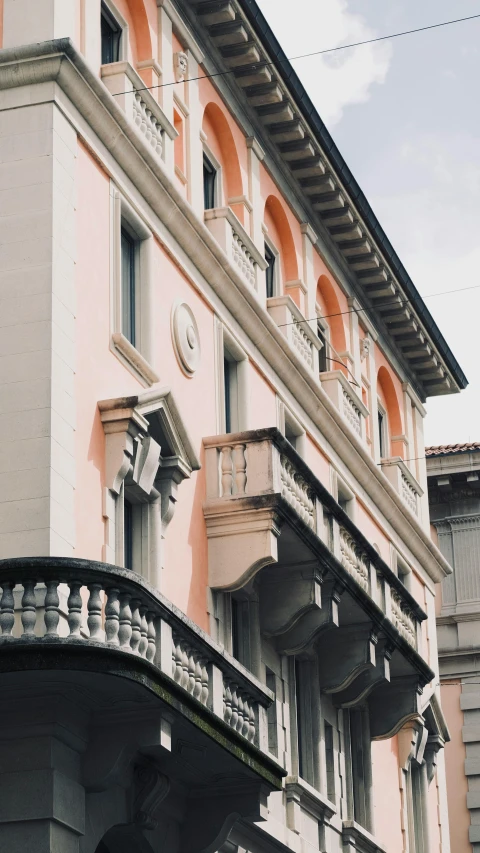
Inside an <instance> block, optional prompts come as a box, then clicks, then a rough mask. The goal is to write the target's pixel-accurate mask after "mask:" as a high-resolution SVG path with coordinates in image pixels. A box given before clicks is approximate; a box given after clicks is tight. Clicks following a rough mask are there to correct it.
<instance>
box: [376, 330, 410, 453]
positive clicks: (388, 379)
mask: <svg viewBox="0 0 480 853" xmlns="http://www.w3.org/2000/svg"><path fill="white" fill-rule="evenodd" d="M375 365H376V368H377V396H378V398H379V400H380V402H381V403H382V406H383V407H384V409H385V410H386V412H387V423H388V431H389V439H390V447H389V449H388V450H387V452H389V453H390V454H391V455H392V456H401V458H402V459H404V458H405V445H404V443H403V441H402V440H400V438H401V436H403V435H404V434H405V431H406V430H405V412H404V406H403V389H402V383H401V381H400V379H399V378H398V376H397V374H396V373H395V371H394V370H393V368H392V367H391V365H390V364H389V362H388V361H387V359H386V358H385V356H384V354H383V352H382V350H381V349H380V347H379V346H378V344H375ZM395 438H396V439H397V441H394V440H393V439H395Z"/></svg>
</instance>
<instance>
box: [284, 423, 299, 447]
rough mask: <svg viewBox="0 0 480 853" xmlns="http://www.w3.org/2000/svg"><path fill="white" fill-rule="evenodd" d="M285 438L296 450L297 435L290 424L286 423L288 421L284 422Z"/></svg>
mask: <svg viewBox="0 0 480 853" xmlns="http://www.w3.org/2000/svg"><path fill="white" fill-rule="evenodd" d="M285 438H286V439H287V441H288V442H289V443H290V444H291V445H292V447H293V448H294V449H295V450H296V449H297V439H298V435H297V434H296V433H295V432H294V431H293V429H292V427H291V426H290V424H289V423H288V421H287V422H286V423H285Z"/></svg>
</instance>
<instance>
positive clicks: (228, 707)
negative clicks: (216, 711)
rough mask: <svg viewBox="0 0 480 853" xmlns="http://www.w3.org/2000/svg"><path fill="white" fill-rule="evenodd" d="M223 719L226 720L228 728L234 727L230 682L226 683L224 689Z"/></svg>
mask: <svg viewBox="0 0 480 853" xmlns="http://www.w3.org/2000/svg"><path fill="white" fill-rule="evenodd" d="M223 706H224V707H223V719H224V720H225V722H226V724H227V726H231V725H232V714H233V710H232V691H231V689H230V683H229V682H228V681H226V682H225V685H224V688H223Z"/></svg>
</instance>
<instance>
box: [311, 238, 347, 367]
mask: <svg viewBox="0 0 480 853" xmlns="http://www.w3.org/2000/svg"><path fill="white" fill-rule="evenodd" d="M313 269H314V276H315V281H316V282H317V292H316V300H317V302H318V305H319V307H320V309H321V313H322V316H323V317H325V318H326V323H327V325H328V328H329V330H330V343H331V344H332V346H333V348H334V349H335V350H336V351H337V352H338V353H343V352H345V351H346V350H347V349H348V347H349V341H350V315H349V313H348V312H349V308H348V302H347V297H346V296H345V294H344V292H343V290H342V289H341V288H340V287H339V285H338V284H337V282H336V281H335V279H334V278H333V276H332V274H331V272H330V271H329V269H328V267H327V266H326V264H325V262H324V261H323V259H322V257H321V256H320V255H319V253H318V252H317V251H314V253H313ZM341 369H342V367H341V365H340V364H336V363H335V362H332V363H331V364H330V365H329V370H341ZM344 372H345V371H344Z"/></svg>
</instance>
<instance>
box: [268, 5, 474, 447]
mask: <svg viewBox="0 0 480 853" xmlns="http://www.w3.org/2000/svg"><path fill="white" fill-rule="evenodd" d="M257 2H258V3H259V6H260V8H261V9H262V11H263V13H264V15H265V17H266V18H267V20H268V22H269V23H270V25H271V27H272V29H273V31H274V32H275V34H276V36H277V38H278V39H279V41H280V43H281V45H282V47H283V48H284V50H285V52H286V54H287V56H289V57H290V56H295V55H298V54H302V53H308V52H310V51H316V50H322V49H324V48H329V47H335V46H337V45H341V44H348V43H350V42H357V41H361V40H364V39H369V38H373V37H375V36H381V35H388V34H391V33H396V32H400V31H402V30H410V29H415V28H417V27H423V26H427V25H429V24H433V23H438V22H441V21H448V20H451V19H453V18H460V17H464V16H467V15H474V14H480V0H421V2H418V0H415V1H414V0H295V4H294V7H295V18H294V19H293V20H292V4H291V0H257ZM294 22H297V24H296V25H295V26H294V25H293V24H294ZM292 64H293V65H294V67H295V70H296V71H297V73H298V75H299V76H300V78H301V80H302V82H303V84H304V86H305V88H306V89H307V91H308V93H309V95H310V97H311V99H312V101H313V102H314V104H315V106H316V107H317V109H318V111H319V113H320V115H321V117H322V119H323V120H324V122H325V124H326V125H327V127H328V129H329V130H330V132H331V133H332V136H333V138H334V140H335V142H336V144H337V145H338V147H339V149H340V151H341V152H342V155H343V156H344V158H345V160H346V161H347V163H348V165H349V166H350V168H351V170H352V171H353V174H354V175H355V177H356V178H357V180H358V182H359V184H360V186H361V187H362V189H363V190H364V192H365V194H366V196H367V198H368V199H369V202H370V204H371V206H372V208H373V210H374V211H375V213H376V215H377V217H378V219H379V220H380V222H381V224H382V227H383V228H384V230H385V232H386V234H387V235H388V237H389V239H390V241H391V243H392V244H393V246H394V248H395V249H396V251H397V252H398V254H399V256H400V258H401V260H402V262H403V264H404V266H405V267H406V269H407V271H408V273H409V275H410V276H411V278H412V280H413V281H414V283H415V285H416V287H417V288H418V290H419V291H420V293H421V294H422V296H425V297H428V295H429V294H437V293H441V292H444V291H453V293H449V294H446V295H443V296H437V297H434V298H426V299H425V302H426V304H427V306H428V308H429V310H430V312H431V314H432V315H433V317H434V319H435V321H436V322H437V324H438V326H439V328H440V330H441V332H442V333H443V335H444V337H445V338H446V340H447V343H448V344H449V346H450V348H451V349H452V351H453V353H454V355H455V357H456V358H457V361H458V362H459V363H460V366H461V367H462V369H463V371H464V373H465V374H466V376H467V379H468V380H469V383H470V384H469V387H468V388H467V390H466V391H462V392H461V393H460V394H455V395H449V396H446V397H434V398H430V399H429V400H428V401H427V405H426V408H427V418H426V422H425V440H426V444H427V445H431V444H446V443H458V442H464V441H480V370H479V369H478V358H477V343H478V338H479V337H480V324H479V317H480V109H479V95H478V80H479V75H480V18H478V19H477V20H475V21H469V22H466V23H458V24H454V25H452V26H448V27H443V28H441V29H437V30H431V31H429V32H423V33H417V34H412V35H408V36H404V37H402V38H396V39H390V40H388V41H382V42H377V43H376V44H373V45H366V46H363V47H358V48H354V49H349V50H345V51H339V52H337V53H334V54H330V55H328V54H327V55H326V56H317V57H311V58H309V59H301V60H297V61H295V62H293V63H292ZM475 287H477V289H473V290H464V288H475Z"/></svg>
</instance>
